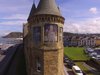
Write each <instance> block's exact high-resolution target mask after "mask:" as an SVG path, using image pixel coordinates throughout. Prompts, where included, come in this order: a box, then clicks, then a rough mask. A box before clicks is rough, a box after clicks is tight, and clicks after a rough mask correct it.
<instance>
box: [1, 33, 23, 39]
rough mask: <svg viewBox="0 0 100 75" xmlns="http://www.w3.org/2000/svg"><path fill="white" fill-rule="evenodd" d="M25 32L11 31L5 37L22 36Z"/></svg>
mask: <svg viewBox="0 0 100 75" xmlns="http://www.w3.org/2000/svg"><path fill="white" fill-rule="evenodd" d="M22 37H23V33H22V32H11V33H9V34H8V35H6V36H3V38H22Z"/></svg>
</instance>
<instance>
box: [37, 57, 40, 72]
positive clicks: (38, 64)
mask: <svg viewBox="0 0 100 75" xmlns="http://www.w3.org/2000/svg"><path fill="white" fill-rule="evenodd" d="M36 65H37V72H41V63H40V59H39V58H37V62H36Z"/></svg>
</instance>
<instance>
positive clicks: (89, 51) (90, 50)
mask: <svg viewBox="0 0 100 75" xmlns="http://www.w3.org/2000/svg"><path fill="white" fill-rule="evenodd" d="M84 52H85V53H86V54H88V53H92V52H94V50H93V49H91V48H86V49H85V50H84Z"/></svg>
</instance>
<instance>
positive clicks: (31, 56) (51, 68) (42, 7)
mask: <svg viewBox="0 0 100 75" xmlns="http://www.w3.org/2000/svg"><path fill="white" fill-rule="evenodd" d="M63 24H64V18H63V17H62V15H61V13H60V10H59V8H58V7H57V5H56V3H55V0H40V2H39V4H38V6H37V7H36V6H35V4H34V3H33V6H32V9H31V12H30V15H29V17H28V23H27V24H24V30H23V31H24V49H25V56H26V65H27V73H28V75H64V65H63Z"/></svg>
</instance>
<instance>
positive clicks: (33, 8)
mask: <svg viewBox="0 0 100 75" xmlns="http://www.w3.org/2000/svg"><path fill="white" fill-rule="evenodd" d="M35 11H36V6H35V4H34V3H33V5H32V9H31V12H30V14H29V17H28V20H29V19H31V18H32V17H33V16H34V13H35Z"/></svg>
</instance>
